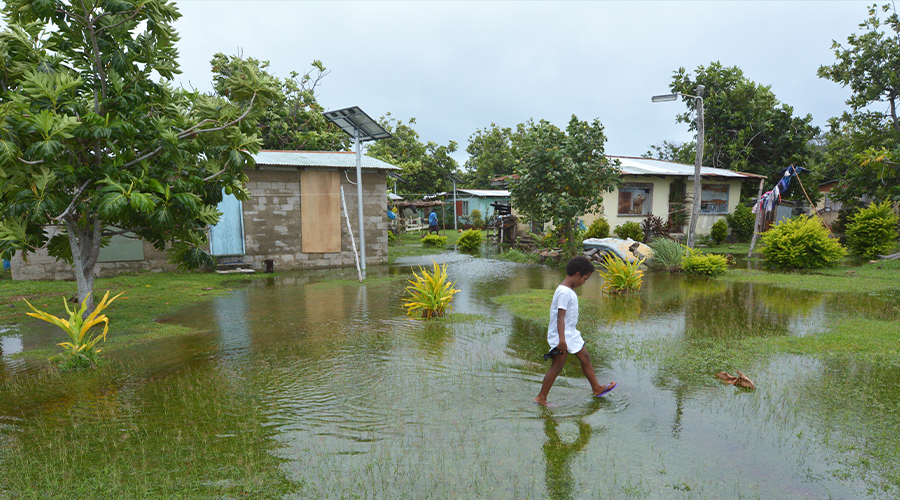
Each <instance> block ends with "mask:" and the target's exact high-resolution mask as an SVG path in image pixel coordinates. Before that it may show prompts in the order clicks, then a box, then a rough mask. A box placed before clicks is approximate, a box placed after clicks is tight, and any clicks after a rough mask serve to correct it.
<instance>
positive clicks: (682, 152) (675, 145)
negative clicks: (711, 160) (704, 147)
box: [641, 141, 697, 165]
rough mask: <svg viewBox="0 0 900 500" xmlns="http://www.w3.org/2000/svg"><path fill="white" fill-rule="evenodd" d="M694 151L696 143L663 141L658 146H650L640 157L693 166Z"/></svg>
mask: <svg viewBox="0 0 900 500" xmlns="http://www.w3.org/2000/svg"><path fill="white" fill-rule="evenodd" d="M696 151H697V143H696V142H669V141H663V142H661V143H660V144H656V145H652V146H650V149H649V150H647V152H646V153H644V154H643V155H641V156H642V157H643V158H656V159H657V160H663V161H671V162H674V163H684V164H686V165H693V164H694V160H695V159H696V155H697V153H696Z"/></svg>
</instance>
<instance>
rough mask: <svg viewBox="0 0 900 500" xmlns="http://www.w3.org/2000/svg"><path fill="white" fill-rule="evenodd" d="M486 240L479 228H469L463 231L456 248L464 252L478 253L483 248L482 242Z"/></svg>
mask: <svg viewBox="0 0 900 500" xmlns="http://www.w3.org/2000/svg"><path fill="white" fill-rule="evenodd" d="M483 241H484V235H483V234H481V231H479V230H477V229H469V230H468V231H465V232H463V234H462V236H460V237H459V241H457V242H456V248H458V249H459V250H460V251H462V252H468V253H478V252H479V251H480V250H481V243H482V242H483Z"/></svg>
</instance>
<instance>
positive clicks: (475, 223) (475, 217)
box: [469, 208, 484, 229]
mask: <svg viewBox="0 0 900 500" xmlns="http://www.w3.org/2000/svg"><path fill="white" fill-rule="evenodd" d="M469 222H471V223H472V229H484V217H483V216H482V215H481V210H478V209H477V208H476V209H474V210H472V211H471V212H469Z"/></svg>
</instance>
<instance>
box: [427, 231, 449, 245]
mask: <svg viewBox="0 0 900 500" xmlns="http://www.w3.org/2000/svg"><path fill="white" fill-rule="evenodd" d="M421 241H422V245H425V246H426V247H443V246H444V245H446V244H447V237H446V236H438V235H436V234H429V235H427V236H425V237H423V238H422V240H421Z"/></svg>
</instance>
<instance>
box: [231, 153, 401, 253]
mask: <svg viewBox="0 0 900 500" xmlns="http://www.w3.org/2000/svg"><path fill="white" fill-rule="evenodd" d="M247 177H248V178H249V182H248V184H247V187H248V189H249V190H250V193H251V196H250V199H249V200H248V201H245V202H244V207H243V213H244V245H245V255H244V256H243V257H236V258H234V259H232V260H242V261H244V262H247V263H249V264H250V265H251V267H253V269H257V270H263V269H265V260H272V261H273V262H274V266H275V269H277V270H284V269H302V268H315V267H350V266H353V267H355V265H356V264H355V259H354V255H353V246H352V245H351V239H350V233H349V231H348V230H347V220H346V217H345V215H344V212H343V209H342V210H341V227H340V231H341V251H340V252H332V253H309V254H305V253H303V252H302V251H301V250H302V247H301V242H302V238H303V235H302V234H301V227H302V226H301V222H302V221H301V212H300V172H298V171H273V170H252V171H247ZM362 177H363V204H364V206H363V209H364V217H363V218H364V221H365V222H364V226H365V235H366V263H367V264H381V263H385V262H387V258H388V255H387V248H388V236H387V232H388V218H387V212H386V206H387V205H386V202H387V198H386V193H387V186H386V185H385V177H386V176H385V174H384V173H383V172H364V173H363V176H362ZM352 178H353V179H355V174H354V175H353V176H352ZM341 186H342V187H343V188H344V197H345V199H346V202H347V212H348V213H349V214H350V224H351V226H352V228H353V238H355V239H359V229H358V224H359V215H358V208H357V207H358V204H357V193H356V186H355V185H353V184H350V182H349V181H348V180H347V176H344V175H343V174H342V175H341ZM357 244H358V242H357Z"/></svg>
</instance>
